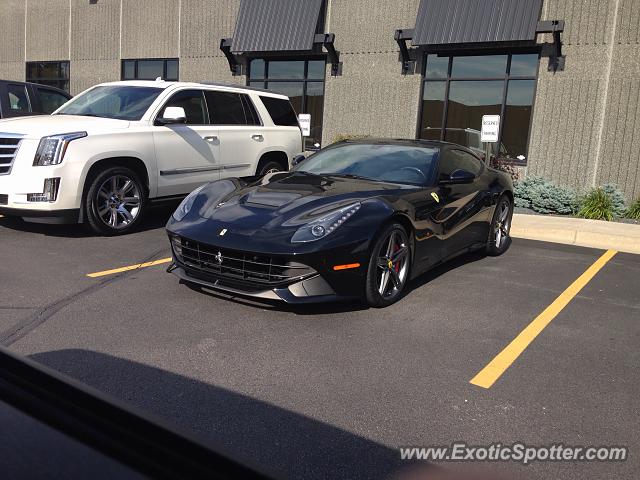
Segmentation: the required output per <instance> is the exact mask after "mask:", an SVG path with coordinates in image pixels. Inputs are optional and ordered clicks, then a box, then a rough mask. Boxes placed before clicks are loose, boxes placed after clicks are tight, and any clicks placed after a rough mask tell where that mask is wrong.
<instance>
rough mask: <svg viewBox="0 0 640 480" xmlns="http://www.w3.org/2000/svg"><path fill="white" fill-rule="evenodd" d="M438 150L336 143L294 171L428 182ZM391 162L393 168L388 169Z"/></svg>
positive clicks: (378, 179) (429, 183)
mask: <svg viewBox="0 0 640 480" xmlns="http://www.w3.org/2000/svg"><path fill="white" fill-rule="evenodd" d="M437 156H438V149H436V148H429V147H415V146H411V145H380V144H368V143H353V144H349V143H347V144H337V145H335V146H331V147H329V148H326V149H325V150H323V151H321V152H319V153H316V154H314V155H312V156H310V157H309V158H308V159H307V160H305V161H304V162H302V163H300V164H298V165H297V166H296V167H295V168H294V170H296V171H300V172H309V173H315V174H325V175H338V176H339V175H349V176H351V175H355V176H357V177H363V178H367V179H372V180H376V181H382V182H390V183H408V184H412V185H431V184H432V183H433V177H434V172H435V166H436V165H437V162H436V158H437ZM389 165H393V168H389Z"/></svg>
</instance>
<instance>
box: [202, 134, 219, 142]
mask: <svg viewBox="0 0 640 480" xmlns="http://www.w3.org/2000/svg"><path fill="white" fill-rule="evenodd" d="M216 140H218V137H217V136H216V135H209V136H207V137H204V141H205V142H209V143H213V142H215V141H216Z"/></svg>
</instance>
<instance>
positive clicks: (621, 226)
mask: <svg viewBox="0 0 640 480" xmlns="http://www.w3.org/2000/svg"><path fill="white" fill-rule="evenodd" d="M511 236H512V237H515V238H526V239H529V240H540V241H543V242H554V243H564V244H567V245H579V246H581V247H592V248H601V249H603V250H617V251H620V252H628V253H638V254H640V225H633V224H627V223H617V222H603V221H600V220H585V219H583V218H563V217H553V216H547V215H523V214H517V213H516V214H514V215H513V223H512V224H511Z"/></svg>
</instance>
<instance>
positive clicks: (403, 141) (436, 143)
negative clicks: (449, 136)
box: [339, 137, 467, 149]
mask: <svg viewBox="0 0 640 480" xmlns="http://www.w3.org/2000/svg"><path fill="white" fill-rule="evenodd" d="M339 143H357V144H363V145H404V146H412V147H423V148H427V147H432V148H444V147H448V146H453V147H462V148H464V149H466V148H467V147H464V146H462V145H458V144H457V143H451V142H444V141H441V140H423V139H415V138H376V137H374V138H372V137H362V138H353V139H347V140H343V141H342V142H339Z"/></svg>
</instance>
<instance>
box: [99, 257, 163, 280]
mask: <svg viewBox="0 0 640 480" xmlns="http://www.w3.org/2000/svg"><path fill="white" fill-rule="evenodd" d="M169 262H171V258H163V259H160V260H153V261H152V262H145V263H138V264H137V265H129V266H128V267H120V268H114V269H113V270H105V271H104V272H96V273H88V274H87V277H91V278H96V277H104V276H107V275H114V274H116V273H122V272H128V271H130V270H138V269H140V268H147V267H155V266H156V265H162V264H164V263H169Z"/></svg>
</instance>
